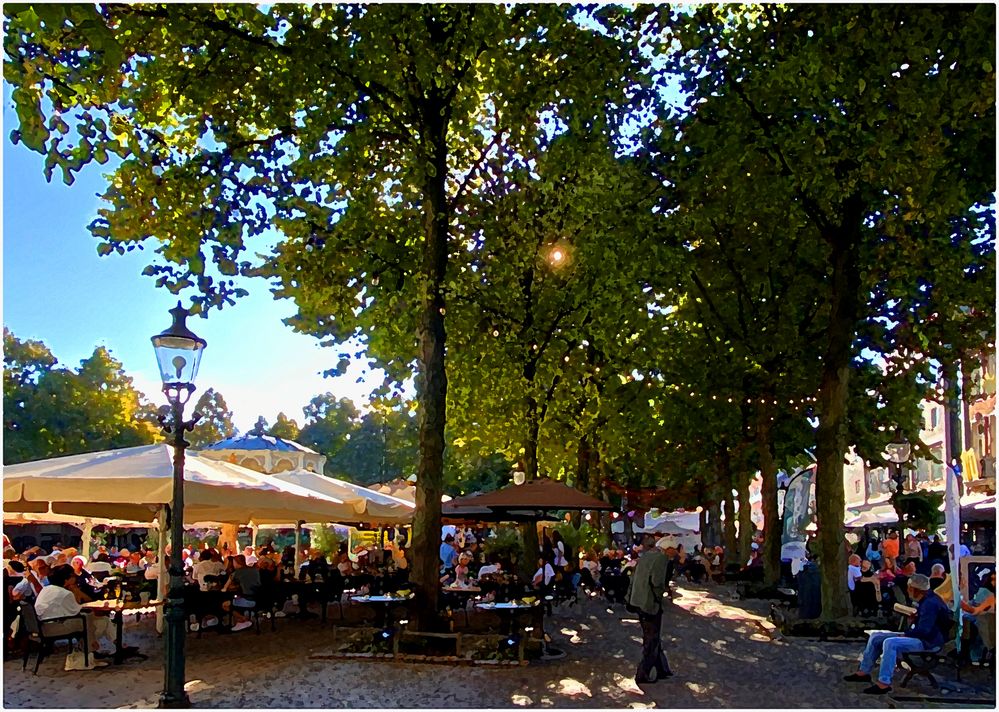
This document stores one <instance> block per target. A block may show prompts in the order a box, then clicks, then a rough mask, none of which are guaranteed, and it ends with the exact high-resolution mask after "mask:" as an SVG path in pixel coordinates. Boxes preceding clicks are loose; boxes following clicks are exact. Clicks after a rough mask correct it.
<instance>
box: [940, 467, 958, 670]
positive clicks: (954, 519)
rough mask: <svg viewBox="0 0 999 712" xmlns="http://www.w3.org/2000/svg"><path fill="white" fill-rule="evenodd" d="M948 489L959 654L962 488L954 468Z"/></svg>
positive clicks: (949, 471) (947, 516)
mask: <svg viewBox="0 0 999 712" xmlns="http://www.w3.org/2000/svg"><path fill="white" fill-rule="evenodd" d="M946 472H947V489H946V491H945V493H944V528H945V534H946V537H947V557H948V559H949V561H950V584H951V594H952V595H953V598H952V599H951V600H953V601H954V606H955V612H954V619H955V622H956V623H957V625H956V626H955V629H956V632H955V639H954V640H955V642H956V643H957V650H958V652H960V651H961V605H960V603H959V602H960V600H961V585H960V583H961V582H960V578H961V576H960V572H961V561H960V559H961V487H960V483H959V482H958V477H959V475H958V474H957V473H956V472H955V471H954V468H952V467H948V468H946Z"/></svg>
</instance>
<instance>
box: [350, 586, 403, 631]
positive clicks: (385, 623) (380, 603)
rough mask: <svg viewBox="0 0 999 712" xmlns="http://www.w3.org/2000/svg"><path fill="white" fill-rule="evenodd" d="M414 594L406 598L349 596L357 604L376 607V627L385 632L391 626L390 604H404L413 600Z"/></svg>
mask: <svg viewBox="0 0 999 712" xmlns="http://www.w3.org/2000/svg"><path fill="white" fill-rule="evenodd" d="M415 595H416V594H413V593H411V594H409V595H408V596H405V597H401V596H366V595H355V596H351V597H350V598H351V600H352V601H356V602H358V603H364V604H370V605H373V606H375V607H376V609H377V611H378V619H377V620H378V621H379V622H378V625H379V626H380V627H381V628H382V630H387V629H388V628H389V627H390V626H391V624H392V604H393V603H394V604H396V605H398V604H400V603H405V602H407V601H410V600H412V599H413V597H414V596H415Z"/></svg>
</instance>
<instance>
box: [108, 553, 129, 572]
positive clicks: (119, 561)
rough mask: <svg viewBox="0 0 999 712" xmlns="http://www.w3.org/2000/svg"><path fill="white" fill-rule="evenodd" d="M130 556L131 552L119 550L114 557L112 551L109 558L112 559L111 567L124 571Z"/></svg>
mask: <svg viewBox="0 0 999 712" xmlns="http://www.w3.org/2000/svg"><path fill="white" fill-rule="evenodd" d="M131 556H132V552H130V551H129V550H128V549H121V550H119V551H118V554H117V555H115V554H114V553H113V550H112V555H111V558H112V559H114V562H113V565H114V567H115V568H116V569H121V570H123V571H124V570H125V566H126V565H127V564H128V560H129V558H130V557H131Z"/></svg>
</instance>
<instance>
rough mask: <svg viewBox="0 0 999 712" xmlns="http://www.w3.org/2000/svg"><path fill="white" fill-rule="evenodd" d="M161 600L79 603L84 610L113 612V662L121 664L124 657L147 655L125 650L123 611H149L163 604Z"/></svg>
mask: <svg viewBox="0 0 999 712" xmlns="http://www.w3.org/2000/svg"><path fill="white" fill-rule="evenodd" d="M163 603H164V602H163V601H149V602H148V603H143V602H142V601H127V602H126V601H90V602H89V603H82V604H80V608H81V609H83V610H84V611H89V612H95V611H108V612H110V613H113V614H114V621H115V635H114V658H113V660H114V664H115V665H121V664H122V663H123V662H125V658H141V659H142V660H146V659H147V658H148V657H149V656H147V655H143V654H142V653H140V652H138V651H137V650H127V649H126V648H125V645H124V641H123V640H122V638H123V634H124V625H125V613H126V612H130V613H140V614H141V613H149V612H152V611H154V610H156V609H157V608H159V607H160V606H162V605H163Z"/></svg>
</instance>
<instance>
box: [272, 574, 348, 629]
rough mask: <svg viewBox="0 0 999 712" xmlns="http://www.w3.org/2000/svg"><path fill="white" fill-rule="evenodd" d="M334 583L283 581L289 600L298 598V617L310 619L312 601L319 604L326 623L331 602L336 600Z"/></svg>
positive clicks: (325, 581)
mask: <svg viewBox="0 0 999 712" xmlns="http://www.w3.org/2000/svg"><path fill="white" fill-rule="evenodd" d="M332 583H333V582H332V581H329V580H323V581H295V580H293V579H289V580H286V581H282V582H281V585H282V586H283V587H284V589H285V593H286V595H287V597H288V598H291V597H292V596H293V595H295V596H298V615H299V617H301V618H305V617H308V615H312V614H309V613H308V606H309V603H310V602H311V601H317V602H318V603H319V608H320V612H321V616H322V622H323V623H326V609H327V608H328V607H329V604H330V601H332V600H334V599H335V596H334V595H332V594H334V591H333V590H332V586H331V584H332Z"/></svg>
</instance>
